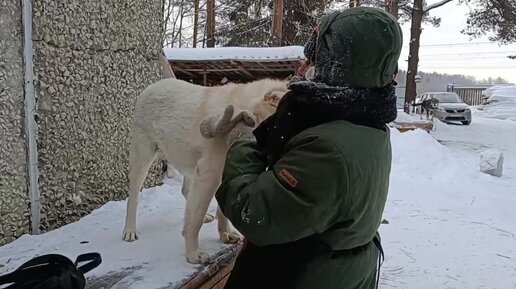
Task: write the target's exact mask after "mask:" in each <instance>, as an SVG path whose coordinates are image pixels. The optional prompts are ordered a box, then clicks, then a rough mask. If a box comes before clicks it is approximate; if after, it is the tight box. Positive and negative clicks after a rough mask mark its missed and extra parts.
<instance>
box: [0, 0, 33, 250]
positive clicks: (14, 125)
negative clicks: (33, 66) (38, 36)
mask: <svg viewBox="0 0 516 289" xmlns="http://www.w3.org/2000/svg"><path fill="white" fill-rule="evenodd" d="M20 4H21V2H20V1H19V0H4V1H0V220H1V221H0V245H2V244H5V243H7V242H9V241H12V240H13V239H14V238H16V237H18V236H20V235H21V234H24V233H28V232H29V229H30V224H29V222H30V217H29V200H28V197H27V181H26V178H27V174H26V158H27V157H26V155H27V154H26V151H25V134H24V131H23V126H24V118H23V116H24V102H23V99H24V98H23V91H24V89H23V83H24V80H23V72H24V66H23V55H22V52H23V49H22V47H23V46H22V44H23V42H22V41H23V40H22V39H23V37H22V17H21V7H20Z"/></svg>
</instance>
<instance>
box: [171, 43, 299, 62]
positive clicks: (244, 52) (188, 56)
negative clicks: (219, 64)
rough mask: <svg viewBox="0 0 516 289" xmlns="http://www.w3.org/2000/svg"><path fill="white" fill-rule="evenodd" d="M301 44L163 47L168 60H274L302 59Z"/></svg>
mask: <svg viewBox="0 0 516 289" xmlns="http://www.w3.org/2000/svg"><path fill="white" fill-rule="evenodd" d="M303 50H304V47H303V46H282V47H215V48H164V49H163V51H164V53H165V56H166V57H167V59H168V60H169V61H171V60H172V61H188V60H190V61H195V60H208V61H209V60H213V61H215V60H216V61H231V60H235V61H268V60H269V61H274V60H284V61H287V60H301V59H304V58H305V57H304V53H303Z"/></svg>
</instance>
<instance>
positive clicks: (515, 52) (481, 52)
mask: <svg viewBox="0 0 516 289" xmlns="http://www.w3.org/2000/svg"><path fill="white" fill-rule="evenodd" d="M502 53H512V54H516V49H515V50H504V51H477V52H460V53H430V54H421V55H420V56H446V55H452V56H455V55H476V54H502ZM404 56H408V54H406V55H404Z"/></svg>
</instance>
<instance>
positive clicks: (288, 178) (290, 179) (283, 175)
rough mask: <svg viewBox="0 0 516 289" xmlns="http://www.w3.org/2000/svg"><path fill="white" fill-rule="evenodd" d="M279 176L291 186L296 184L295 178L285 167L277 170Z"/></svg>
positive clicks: (293, 186)
mask: <svg viewBox="0 0 516 289" xmlns="http://www.w3.org/2000/svg"><path fill="white" fill-rule="evenodd" d="M279 175H280V177H281V178H282V179H283V180H284V181H285V182H287V184H289V185H290V186H291V187H292V188H295V187H296V186H297V179H296V178H295V177H294V176H293V175H292V174H291V173H290V172H289V171H287V169H282V170H281V171H280V172H279Z"/></svg>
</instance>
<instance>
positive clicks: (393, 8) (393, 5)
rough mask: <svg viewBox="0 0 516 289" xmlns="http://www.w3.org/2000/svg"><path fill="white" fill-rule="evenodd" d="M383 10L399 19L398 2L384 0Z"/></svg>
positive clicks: (397, 0)
mask: <svg viewBox="0 0 516 289" xmlns="http://www.w3.org/2000/svg"><path fill="white" fill-rule="evenodd" d="M385 10H386V11H387V12H389V13H390V14H391V15H392V16H394V18H396V19H398V18H400V13H399V12H400V0H386V1H385Z"/></svg>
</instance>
